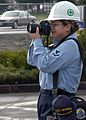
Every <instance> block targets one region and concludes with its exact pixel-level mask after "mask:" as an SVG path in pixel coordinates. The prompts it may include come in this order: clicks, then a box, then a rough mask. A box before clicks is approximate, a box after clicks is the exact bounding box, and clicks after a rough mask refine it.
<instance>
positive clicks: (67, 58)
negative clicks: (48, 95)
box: [27, 34, 83, 93]
mask: <svg viewBox="0 0 86 120" xmlns="http://www.w3.org/2000/svg"><path fill="white" fill-rule="evenodd" d="M68 38H77V36H76V34H72V35H70V36H69V37H68ZM54 42H55V44H56V42H57V43H58V40H57V41H56V40H55V41H54ZM27 62H28V63H29V64H30V65H33V66H36V67H37V68H38V69H39V70H40V73H39V84H40V87H41V89H48V90H52V89H53V73H54V72H55V71H56V70H59V76H58V83H57V88H60V89H63V90H65V91H67V92H70V93H76V92H77V89H78V86H79V83H80V78H81V74H82V68H83V63H82V61H81V58H80V53H79V49H78V45H77V43H76V42H75V41H74V40H72V39H70V40H67V41H64V42H63V43H62V44H60V45H59V46H58V47H57V48H55V49H53V50H52V51H51V50H49V49H47V48H46V47H44V46H43V43H42V40H41V39H36V40H34V41H32V43H31V46H30V47H29V50H28V54H27Z"/></svg>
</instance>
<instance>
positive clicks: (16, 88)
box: [0, 81, 86, 93]
mask: <svg viewBox="0 0 86 120" xmlns="http://www.w3.org/2000/svg"><path fill="white" fill-rule="evenodd" d="M78 89H79V90H86V82H85V81H84V82H81V83H80V86H79V88H78ZM39 90H40V86H39V84H18V85H0V93H22V92H23V93H24V92H25V93H27V92H30V93H31V92H38V91H39Z"/></svg>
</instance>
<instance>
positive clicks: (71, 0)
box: [54, 0, 76, 4]
mask: <svg viewBox="0 0 86 120" xmlns="http://www.w3.org/2000/svg"><path fill="white" fill-rule="evenodd" d="M54 1H55V2H60V1H65V0H54ZM66 1H69V2H72V3H74V4H75V3H76V0H66Z"/></svg>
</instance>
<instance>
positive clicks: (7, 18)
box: [0, 10, 36, 29]
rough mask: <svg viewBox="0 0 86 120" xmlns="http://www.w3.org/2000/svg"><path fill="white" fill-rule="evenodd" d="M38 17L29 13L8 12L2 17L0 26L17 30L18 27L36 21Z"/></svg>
mask: <svg viewBox="0 0 86 120" xmlns="http://www.w3.org/2000/svg"><path fill="white" fill-rule="evenodd" d="M35 20H36V17H35V16H32V15H31V14H30V13H28V11H23V10H12V11H6V12H4V13H3V14H2V15H1V16H0V26H2V27H12V28H14V29H15V28H17V27H18V26H24V25H27V23H28V22H31V21H35Z"/></svg>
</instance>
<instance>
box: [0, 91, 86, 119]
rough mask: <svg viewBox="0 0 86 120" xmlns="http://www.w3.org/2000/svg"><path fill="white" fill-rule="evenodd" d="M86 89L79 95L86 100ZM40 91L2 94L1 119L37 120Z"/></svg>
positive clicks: (0, 101) (0, 104) (0, 98)
mask: <svg viewBox="0 0 86 120" xmlns="http://www.w3.org/2000/svg"><path fill="white" fill-rule="evenodd" d="M85 93H86V90H85V91H79V92H78V96H82V97H83V98H84V99H85V100H86V94H85ZM37 98H38V93H13V94H0V120H37V109H36V104H37Z"/></svg>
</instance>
